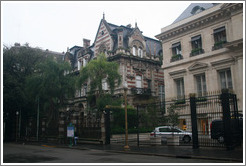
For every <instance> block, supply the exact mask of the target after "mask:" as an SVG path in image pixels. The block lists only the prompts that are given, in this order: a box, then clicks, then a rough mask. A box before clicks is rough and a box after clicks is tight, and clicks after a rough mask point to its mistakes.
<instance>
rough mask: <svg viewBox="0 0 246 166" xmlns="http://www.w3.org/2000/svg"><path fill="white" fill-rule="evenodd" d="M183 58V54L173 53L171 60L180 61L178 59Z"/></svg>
mask: <svg viewBox="0 0 246 166" xmlns="http://www.w3.org/2000/svg"><path fill="white" fill-rule="evenodd" d="M181 59H183V56H182V55H181V54H176V55H173V56H172V58H171V60H170V62H174V61H178V60H181Z"/></svg>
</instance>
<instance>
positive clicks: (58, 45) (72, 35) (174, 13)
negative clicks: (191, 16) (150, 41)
mask: <svg viewBox="0 0 246 166" xmlns="http://www.w3.org/2000/svg"><path fill="white" fill-rule="evenodd" d="M190 3H191V2H190V1H60V2H59V1H53V2H50V1H43V2H42V1H40V2H34V1H26V2H19V1H12V2H8V1H5V2H3V1H1V25H2V28H1V38H2V40H1V41H2V44H3V45H6V46H8V47H10V46H13V45H14V43H16V42H17V43H20V44H21V45H23V44H25V43H29V46H31V47H39V48H42V49H48V50H51V51H56V52H66V51H67V48H68V47H69V48H71V47H73V46H75V45H77V46H82V45H83V38H85V39H89V40H91V44H93V42H94V40H95V37H96V33H97V30H98V27H99V24H100V21H101V19H102V18H103V13H104V14H105V19H106V21H107V22H108V23H112V24H115V25H125V26H126V25H128V24H131V25H132V26H133V27H134V26H135V22H137V25H138V27H139V29H140V30H141V31H142V32H143V35H144V36H147V37H150V38H154V39H156V38H155V36H156V35H158V34H160V33H161V28H163V27H166V26H168V25H170V24H172V22H173V21H174V20H175V19H176V18H177V17H178V16H179V15H180V14H181V13H182V12H183V11H184V10H185V9H186V8H187V7H188V6H189V5H190Z"/></svg>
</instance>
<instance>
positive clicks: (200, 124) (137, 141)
mask: <svg viewBox="0 0 246 166" xmlns="http://www.w3.org/2000/svg"><path fill="white" fill-rule="evenodd" d="M136 116H137V119H136V125H135V126H131V127H132V128H135V132H133V133H130V135H131V136H130V137H129V144H134V145H138V146H141V145H150V144H152V145H161V146H165V145H179V146H193V148H198V147H226V148H228V147H234V146H236V145H237V144H238V143H239V144H240V142H241V138H242V130H243V128H242V123H241V121H240V113H239V112H238V108H237V97H236V95H235V94H230V93H228V92H225V93H221V94H216V95H207V96H203V97H195V96H190V97H189V98H183V99H179V100H169V101H165V102H164V103H147V104H141V105H137V106H136ZM215 122H221V123H220V124H219V127H220V128H221V129H220V131H217V129H216V131H215V132H217V133H216V134H219V135H220V137H214V136H212V135H211V134H212V131H211V130H212V124H214V126H213V127H215V126H216V125H218V124H216V123H215ZM158 126H176V127H177V128H178V129H181V130H183V131H181V132H180V131H172V132H171V134H170V133H169V136H168V134H167V135H165V136H161V138H158V136H159V135H158V134H157V135H155V132H152V131H153V130H154V129H155V128H156V127H158ZM170 130H174V129H170ZM151 132H152V133H151ZM182 132H183V133H182ZM156 133H157V132H156ZM184 135H189V136H190V137H191V141H190V142H187V141H185V140H184ZM221 137H223V140H220V139H221ZM111 140H112V141H111V142H112V143H116V142H117V143H121V144H124V141H125V140H124V133H121V136H120V135H118V136H115V135H114V134H113V135H112V133H111Z"/></svg>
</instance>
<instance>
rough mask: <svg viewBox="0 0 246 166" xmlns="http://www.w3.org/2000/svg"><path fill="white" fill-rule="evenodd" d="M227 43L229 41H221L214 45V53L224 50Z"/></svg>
mask: <svg viewBox="0 0 246 166" xmlns="http://www.w3.org/2000/svg"><path fill="white" fill-rule="evenodd" d="M225 43H227V41H219V42H216V43H214V46H213V47H212V51H214V50H218V49H221V48H224V44H225Z"/></svg>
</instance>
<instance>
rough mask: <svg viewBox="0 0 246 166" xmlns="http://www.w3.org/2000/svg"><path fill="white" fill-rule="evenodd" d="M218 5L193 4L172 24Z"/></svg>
mask: <svg viewBox="0 0 246 166" xmlns="http://www.w3.org/2000/svg"><path fill="white" fill-rule="evenodd" d="M217 4H218V3H191V4H190V5H189V6H188V7H187V8H186V9H185V10H184V11H183V13H182V14H181V15H180V16H179V17H178V18H177V19H176V20H175V21H174V22H173V23H172V24H174V23H177V22H179V21H181V20H184V19H186V18H188V17H191V16H193V15H195V14H197V13H200V12H202V11H204V10H207V9H209V8H211V7H214V6H215V5H217Z"/></svg>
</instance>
